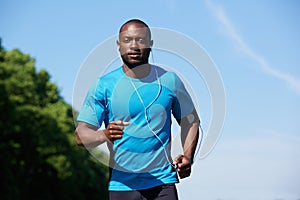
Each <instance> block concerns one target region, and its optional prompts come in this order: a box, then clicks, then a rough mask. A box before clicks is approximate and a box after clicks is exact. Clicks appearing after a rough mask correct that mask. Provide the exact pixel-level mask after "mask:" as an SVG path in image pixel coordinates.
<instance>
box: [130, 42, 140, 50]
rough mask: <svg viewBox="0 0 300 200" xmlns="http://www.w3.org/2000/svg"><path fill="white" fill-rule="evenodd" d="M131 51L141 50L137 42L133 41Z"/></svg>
mask: <svg viewBox="0 0 300 200" xmlns="http://www.w3.org/2000/svg"><path fill="white" fill-rule="evenodd" d="M130 49H132V50H136V49H139V46H138V42H137V41H136V40H131V42H130Z"/></svg>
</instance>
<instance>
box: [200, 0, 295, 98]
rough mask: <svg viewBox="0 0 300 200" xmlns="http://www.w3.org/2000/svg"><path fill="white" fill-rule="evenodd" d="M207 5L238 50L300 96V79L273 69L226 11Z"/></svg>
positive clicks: (208, 3) (211, 4)
mask: <svg viewBox="0 0 300 200" xmlns="http://www.w3.org/2000/svg"><path fill="white" fill-rule="evenodd" d="M206 3H207V5H208V7H209V8H210V10H211V11H212V13H213V15H214V16H215V17H216V18H217V20H218V21H219V22H220V24H221V25H222V26H223V27H224V30H225V32H226V33H227V34H228V36H229V37H230V38H231V39H232V40H233V41H234V42H235V43H236V45H237V46H238V48H239V49H241V52H243V53H244V54H245V55H247V56H248V57H249V58H251V59H253V60H254V61H256V62H257V63H258V64H259V66H260V69H261V70H262V71H263V72H264V73H266V74H268V75H270V76H273V77H275V78H277V79H279V80H281V81H284V82H285V83H286V84H287V85H288V87H289V88H290V89H292V90H293V91H294V92H295V93H296V94H297V95H300V80H299V78H297V77H294V76H293V75H291V74H288V73H286V72H282V71H280V70H278V69H275V68H273V67H272V66H271V65H270V64H269V63H268V61H267V60H265V59H264V58H263V56H261V55H259V54H258V53H256V52H255V51H254V50H253V49H251V47H250V46H249V45H248V44H247V43H246V42H245V41H244V40H243V38H242V36H241V35H240V34H238V32H237V30H236V29H235V27H234V26H233V24H232V22H231V21H230V20H229V18H228V17H227V16H226V14H225V11H224V9H223V8H222V7H221V6H219V5H216V4H213V3H212V1H210V0H207V1H206Z"/></svg>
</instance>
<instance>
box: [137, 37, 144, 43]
mask: <svg viewBox="0 0 300 200" xmlns="http://www.w3.org/2000/svg"><path fill="white" fill-rule="evenodd" d="M136 41H137V42H138V43H141V44H144V43H145V39H144V38H137V40H136Z"/></svg>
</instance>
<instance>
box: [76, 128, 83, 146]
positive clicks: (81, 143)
mask: <svg viewBox="0 0 300 200" xmlns="http://www.w3.org/2000/svg"><path fill="white" fill-rule="evenodd" d="M79 132H80V128H79V127H77V128H76V130H75V142H76V144H77V145H78V146H83V142H82V140H81V139H80V134H79Z"/></svg>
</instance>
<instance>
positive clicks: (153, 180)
mask: <svg viewBox="0 0 300 200" xmlns="http://www.w3.org/2000/svg"><path fill="white" fill-rule="evenodd" d="M193 110H194V105H193V102H192V99H191V98H190V96H189V94H188V92H187V91H186V89H185V87H184V85H183V83H182V81H181V80H180V79H179V77H178V76H177V75H176V74H175V73H174V72H169V71H166V70H164V69H162V68H160V67H157V66H154V65H152V66H151V71H150V73H149V74H148V76H146V77H144V78H141V79H135V78H130V77H128V76H127V75H125V73H124V72H123V70H122V67H120V68H118V69H116V70H114V71H112V72H110V73H108V74H106V75H104V76H102V77H100V78H98V80H97V82H96V83H95V84H94V86H93V87H92V88H91V89H90V90H89V92H88V94H87V96H86V99H85V101H84V103H83V106H82V108H81V110H80V113H79V116H78V118H77V120H78V121H82V122H86V123H88V124H91V125H94V126H96V127H100V126H101V125H102V123H103V122H104V123H105V126H107V125H108V124H109V122H110V121H113V120H122V121H125V122H129V123H130V124H129V126H125V128H124V133H123V136H122V138H121V139H119V140H116V141H114V143H113V144H109V143H108V146H109V149H110V151H111V154H110V167H111V168H112V171H111V174H110V181H109V190H110V191H130V190H141V189H147V188H151V187H155V186H158V185H162V184H168V183H177V182H178V178H177V174H176V171H175V169H174V168H173V167H172V165H171V163H170V161H171V160H172V159H171V156H170V148H171V147H170V146H171V145H170V144H171V123H172V122H171V115H172V114H173V116H174V118H175V119H176V120H180V119H181V118H183V117H185V116H187V115H189V114H191V113H192V112H193Z"/></svg>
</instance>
